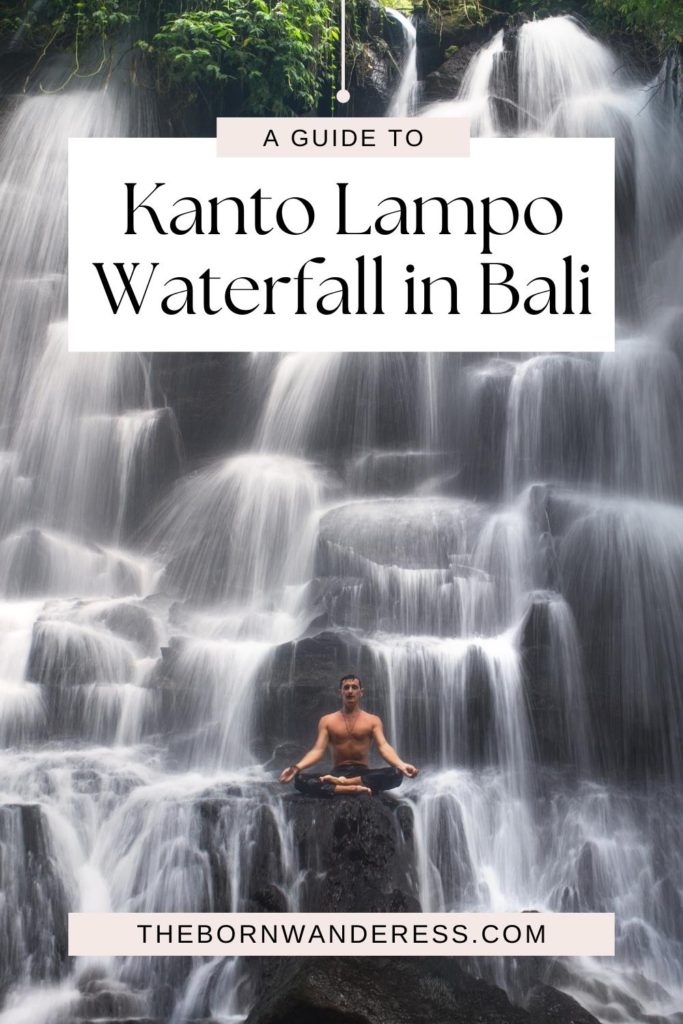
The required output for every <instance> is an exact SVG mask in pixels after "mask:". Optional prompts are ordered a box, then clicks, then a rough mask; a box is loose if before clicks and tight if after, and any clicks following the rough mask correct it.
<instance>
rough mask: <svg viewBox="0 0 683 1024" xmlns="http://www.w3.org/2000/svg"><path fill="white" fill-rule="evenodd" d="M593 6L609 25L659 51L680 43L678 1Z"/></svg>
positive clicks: (603, 1)
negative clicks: (635, 35)
mask: <svg viewBox="0 0 683 1024" xmlns="http://www.w3.org/2000/svg"><path fill="white" fill-rule="evenodd" d="M592 7H593V11H594V13H595V15H596V16H597V17H598V18H600V19H602V20H603V21H605V22H606V23H607V24H609V25H610V26H612V27H617V28H619V27H621V26H622V25H623V26H624V27H625V28H626V29H627V30H628V31H632V32H636V33H638V34H639V35H642V36H644V37H645V38H646V39H647V40H648V41H650V42H652V43H654V44H657V45H658V46H659V48H660V49H662V50H663V49H666V48H667V47H668V46H671V45H672V44H679V43H681V42H683V2H681V0H593V2H592Z"/></svg>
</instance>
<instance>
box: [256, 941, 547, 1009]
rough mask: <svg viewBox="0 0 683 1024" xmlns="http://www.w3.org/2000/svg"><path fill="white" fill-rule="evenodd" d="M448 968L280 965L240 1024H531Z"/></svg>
mask: <svg viewBox="0 0 683 1024" xmlns="http://www.w3.org/2000/svg"><path fill="white" fill-rule="evenodd" d="M531 1020H532V1018H530V1016H529V1015H528V1014H527V1013H526V1012H525V1011H524V1010H521V1009H518V1008H517V1007H514V1006H513V1005H512V1004H511V1003H510V1001H509V1000H508V998H507V996H506V995H505V993H504V992H503V991H502V990H501V989H498V988H495V987H494V986H492V985H488V984H487V983H486V982H483V981H480V980H478V979H475V978H472V977H470V976H469V975H467V974H465V972H464V971H462V970H461V969H460V967H458V966H457V964H456V963H455V961H453V960H447V959H443V960H442V959H440V958H434V959H429V960H426V959H425V960H421V959H399V958H391V959H384V958H374V957H373V958H368V959H361V958H354V959H349V958H342V959H339V960H330V959H327V958H320V959H315V960H310V959H309V960H301V959H295V960H289V961H285V962H284V963H280V964H279V965H278V966H277V967H276V968H275V970H273V972H272V976H271V978H270V979H269V980H268V983H267V984H266V985H265V988H264V989H262V992H261V996H260V998H259V999H258V1001H257V1002H256V1005H255V1006H254V1007H253V1009H252V1011H251V1013H250V1014H249V1016H248V1018H247V1024H322V1022H324V1024H424V1022H425V1021H429V1022H430V1024H472V1022H474V1021H476V1022H477V1024H531Z"/></svg>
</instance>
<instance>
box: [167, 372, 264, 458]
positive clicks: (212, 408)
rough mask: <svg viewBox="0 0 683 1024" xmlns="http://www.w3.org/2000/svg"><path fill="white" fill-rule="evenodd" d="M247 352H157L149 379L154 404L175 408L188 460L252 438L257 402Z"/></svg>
mask: <svg viewBox="0 0 683 1024" xmlns="http://www.w3.org/2000/svg"><path fill="white" fill-rule="evenodd" d="M250 364H251V358H250V356H249V355H247V354H244V353H227V352H183V353H166V352H164V353H156V354H155V355H154V356H153V357H152V368H151V378H152V387H153V389H154V391H155V401H158V402H159V404H164V403H166V402H167V403H168V405H170V406H171V407H172V409H173V412H174V414H175V419H176V421H177V426H178V430H179V432H180V436H181V437H182V442H183V448H184V450H185V453H186V454H187V457H188V458H189V459H190V460H193V459H197V458H204V457H206V456H208V455H212V454H214V453H216V452H218V451H220V452H221V453H223V452H225V450H226V448H225V446H226V441H227V442H232V443H233V444H234V445H235V446H236V447H237V446H238V445H239V443H240V441H241V440H243V439H244V438H246V437H247V436H249V430H250V427H251V426H252V425H253V417H254V413H255V410H256V409H257V408H258V404H257V403H255V402H254V401H253V399H254V395H253V392H252V390H251V385H250V379H249V369H250Z"/></svg>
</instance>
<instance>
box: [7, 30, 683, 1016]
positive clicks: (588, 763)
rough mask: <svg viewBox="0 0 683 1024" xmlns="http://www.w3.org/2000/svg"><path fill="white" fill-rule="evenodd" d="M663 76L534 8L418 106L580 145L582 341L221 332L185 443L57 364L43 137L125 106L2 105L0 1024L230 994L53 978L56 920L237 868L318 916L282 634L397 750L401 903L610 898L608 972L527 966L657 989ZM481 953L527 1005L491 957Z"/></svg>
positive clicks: (226, 892)
mask: <svg viewBox="0 0 683 1024" xmlns="http://www.w3.org/2000/svg"><path fill="white" fill-rule="evenodd" d="M397 17H398V16H397ZM399 20H400V17H399ZM403 27H404V30H405V31H406V33H407V35H410V32H412V33H413V35H411V36H410V38H411V39H412V40H413V42H411V43H410V45H409V46H408V48H407V50H406V53H407V56H408V58H409V59H407V60H406V66H405V68H404V78H403V81H402V84H401V86H400V88H399V90H398V93H397V96H396V97H395V100H394V103H395V104H399V103H400V105H401V111H402V112H404V113H409V112H411V109H412V108H411V107H410V104H411V103H413V102H414V97H415V86H416V83H417V64H416V63H412V61H413V60H414V59H415V58H416V53H415V48H414V29H413V27H412V26H410V24H409V23H407V22H406V24H404V26H403ZM411 47H412V49H411ZM506 47H508V48H509V47H514V48H515V50H514V56H515V60H514V61H513V62H512V65H510V63H509V62H506V61H505V60H504V57H505V54H506V53H509V49H507V50H506ZM411 54H412V56H411ZM510 66H512V67H513V68H514V69H515V70H514V73H512V74H511V73H510ZM411 97H412V98H411ZM671 99H672V97H671V93H670V91H669V90H667V89H666V88H661V89H655V90H653V89H652V88H651V83H645V84H643V83H642V82H638V81H636V80H635V79H634V78H632V77H630V76H629V74H628V73H627V71H625V70H624V69H622V68H621V66H620V65H619V62H618V61H617V59H616V58H615V56H614V55H613V54H612V53H611V52H610V51H609V50H608V49H607V48H606V47H605V46H603V45H602V44H600V43H598V42H597V41H596V40H593V39H591V38H590V37H589V36H587V34H586V33H585V32H584V31H583V30H582V29H581V28H580V27H579V26H578V25H577V24H576V23H575V22H573V21H572V20H571V19H568V18H557V19H548V20H547V21H538V22H529V23H526V24H525V25H523V26H522V27H521V28H520V30H519V31H518V32H517V34H516V35H513V36H512V37H509V38H508V37H507V36H506V34H505V33H503V32H500V33H498V35H496V36H495V37H494V38H493V39H492V40H490V41H489V42H488V43H487V44H485V45H484V46H483V47H482V49H481V50H480V51H479V53H478V54H477V55H475V57H474V59H473V60H472V62H471V64H470V67H469V69H468V71H467V72H466V75H465V78H464V80H463V85H462V88H461V91H460V95H459V96H458V97H454V98H453V100H452V101H449V102H447V103H445V104H441V105H438V106H437V107H435V108H430V110H429V111H427V113H428V114H429V115H430V116H439V115H440V114H443V113H467V114H468V115H469V116H471V117H472V118H473V125H474V127H475V130H476V131H478V132H479V133H482V134H492V133H495V134H513V133H514V134H551V135H552V134H558V135H561V134H569V135H573V134H578V135H594V134H607V135H610V134H615V133H616V136H617V159H618V166H617V194H618V220H619V238H618V244H619V255H618V263H619V279H620V293H619V296H620V297H619V315H620V320H621V324H622V326H621V328H620V335H621V336H620V338H619V341H618V343H617V349H616V351H615V352H614V353H608V354H605V355H602V356H592V355H586V356H579V355H576V356H571V357H570V356H566V355H561V354H557V355H553V354H543V355H540V356H532V357H523V358H515V357H506V358H504V359H501V358H494V357H489V356H478V355H469V356H463V355H460V354H453V355H448V354H446V355H444V354H440V355H426V354H417V353H416V354H412V353H410V354H405V353H404V354H395V355H394V354H382V353H376V354H368V355H363V354H358V353H348V354H346V353H342V354H332V355H329V354H300V353H290V354H285V355H281V356H272V357H263V356H259V357H253V358H248V357H243V356H226V357H225V365H227V366H228V367H229V368H230V371H231V373H233V374H234V375H235V377H237V376H238V374H240V375H242V376H241V377H240V379H242V378H244V379H245V380H246V384H245V386H244V389H243V391H242V392H241V393H239V394H235V393H234V392H231V395H230V397H229V398H228V397H227V396H226V399H225V401H226V402H228V401H231V402H237V403H241V404H240V411H241V413H242V415H243V419H244V422H245V423H247V424H250V428H249V429H250V434H249V437H248V438H247V439H246V441H244V440H240V442H239V444H236V443H235V439H234V438H233V437H231V436H215V433H216V432H214V436H212V438H211V441H212V448H211V453H210V454H209V455H207V454H206V453H204V454H203V456H202V457H201V458H197V459H188V458H187V456H186V453H185V451H184V448H185V445H186V441H187V438H186V437H185V436H184V434H183V429H182V428H181V427H180V426H179V425H178V423H179V421H181V416H182V414H183V409H182V408H181V406H182V404H183V403H182V402H178V403H177V406H176V407H175V408H174V402H173V401H169V402H167V401H166V399H165V397H164V394H165V392H164V387H163V386H162V383H161V382H162V379H163V380H166V378H163V377H162V374H161V371H159V369H158V365H157V364H156V363H155V362H153V361H152V360H150V359H149V358H148V357H146V356H135V355H119V356H115V355H111V356H80V355H79V356H76V355H72V356H69V355H68V354H67V352H66V343H65V325H64V316H65V286H64V281H65V263H64V260H65V244H66V239H65V221H64V212H65V153H66V138H67V137H68V136H69V135H72V136H83V135H99V134H109V135H120V134H126V133H129V132H135V131H140V130H142V131H150V130H152V131H153V129H150V127H149V123H145V124H143V125H140V124H138V123H133V122H131V120H129V119H128V117H127V115H126V114H125V113H123V111H125V110H126V109H127V106H126V103H125V102H123V100H122V99H120V98H119V102H115V101H114V98H113V96H112V94H111V93H101V92H96V91H88V92H73V93H69V92H67V93H63V94H58V95H54V96H39V97H26V98H23V99H21V100H18V101H16V102H13V103H12V109H11V110H10V112H9V113H8V116H7V118H6V123H5V124H4V126H3V157H2V161H1V162H0V180H1V181H2V186H1V189H0V203H2V209H3V223H4V225H5V245H4V247H3V252H2V255H1V256H0V261H1V262H0V268H1V272H2V274H3V280H4V282H5V283H6V287H5V288H4V290H3V292H2V297H1V300H0V301H1V302H2V308H1V309H0V368H1V369H2V374H1V375H0V388H2V408H3V424H2V440H1V444H2V451H0V489H1V491H2V501H1V502H0V627H1V633H0V709H1V710H2V721H1V722H0V737H1V738H2V744H3V749H2V751H0V795H1V799H0V849H1V850H2V858H1V859H0V870H2V871H3V882H4V879H5V877H8V878H9V879H10V882H9V884H5V885H4V893H3V896H4V899H3V901H2V904H0V923H2V925H3V927H2V929H1V930H0V934H1V935H2V936H4V938H2V939H0V979H1V980H2V984H1V985H0V990H2V991H3V992H4V993H5V1002H4V1004H3V1008H2V1009H1V1010H0V1022H1V1024H22V1022H24V1021H26V1022H29V1021H30V1022H31V1024H67V1022H69V1021H70V1020H72V1019H74V1017H75V1016H82V1017H85V1016H86V1015H88V1014H89V1015H90V1016H91V1017H94V1016H103V1015H102V1014H100V1013H99V1010H100V1009H101V1007H102V1005H103V1000H106V999H109V1000H110V1001H111V1000H113V1005H114V1009H115V1011H116V1013H115V1015H116V1018H120V1019H125V1018H135V1017H138V1018H139V1017H151V1018H155V1019H158V1020H167V1021H171V1022H172V1024H181V1022H184V1021H188V1020H189V1021H195V1020H196V1021H201V1020H206V1019H208V1018H211V1017H214V1018H215V1019H220V1020H229V1021H236V1020H239V1019H242V1018H243V1017H244V1015H245V1013H246V1012H247V1010H248V1008H249V1006H250V1004H251V1002H252V1001H253V999H254V997H255V993H254V990H253V986H252V981H251V978H250V975H249V972H248V970H246V969H245V967H244V965H243V964H241V963H240V962H238V961H235V960H233V959H221V960H202V961H195V962H191V961H189V960H186V959H185V958H163V957H162V958H149V959H136V958H130V959H123V960H121V961H116V962H113V961H97V962H91V961H90V960H84V961H82V962H80V961H79V962H77V963H76V964H75V965H72V964H70V963H69V962H68V960H67V957H66V946H65V942H66V938H65V927H66V925H65V922H66V915H67V913H68V911H70V910H114V911H142V910H145V911H150V912H151V911H197V912H210V911H212V910H215V909H220V910H237V909H245V908H247V907H250V906H251V905H252V904H251V903H250V901H251V900H252V899H253V894H254V890H255V888H256V887H257V883H256V881H255V880H256V879H258V878H263V877H264V875H265V876H267V878H268V880H269V886H268V893H267V898H268V900H269V901H270V902H269V906H272V907H276V908H277V909H280V910H294V909H302V910H316V909H325V908H324V907H319V906H317V905H316V903H315V898H316V897H315V893H316V892H317V890H316V887H315V885H314V884H312V880H313V879H314V877H315V875H316V873H319V870H320V865H319V864H318V863H317V862H316V860H315V857H310V859H308V860H307V856H308V854H306V853H304V852H302V848H301V845H300V844H297V843H296V842H295V841H294V836H293V827H292V821H291V798H289V797H283V792H282V790H281V789H280V788H279V787H277V786H276V785H275V783H274V779H275V774H276V773H275V769H279V768H281V767H282V766H283V765H285V764H288V763H289V762H290V760H291V759H292V757H293V756H296V754H295V753H292V751H293V750H296V749H298V747H295V746H294V745H295V744H299V743H305V742H306V738H305V737H307V736H310V739H311V740H312V739H313V733H314V729H315V714H314V713H313V711H311V713H310V721H309V720H306V715H307V714H308V711H306V713H305V714H304V712H303V711H302V710H301V707H300V705H299V700H300V699H303V698H302V697H301V695H305V699H306V700H307V701H308V702H309V703H308V704H306V705H304V706H305V707H307V708H309V707H310V708H313V707H318V705H319V704H320V706H323V707H325V709H326V710H331V709H332V708H333V707H334V701H335V699H336V698H335V685H336V679H329V680H322V679H319V678H318V675H316V673H317V672H318V671H319V670H318V669H317V668H316V667H315V665H314V667H313V668H311V667H310V665H308V667H306V664H304V668H303V669H302V668H301V664H300V661H299V656H300V654H301V652H302V651H303V650H304V647H305V644H304V641H305V640H306V641H307V640H310V639H311V638H314V639H315V638H318V640H319V643H320V644H321V647H325V650H327V649H328V648H330V649H331V648H332V647H333V645H334V644H338V649H339V650H344V651H345V652H347V653H346V655H344V656H342V655H339V665H338V667H339V674H341V673H342V672H343V671H346V670H349V669H354V668H355V669H356V670H357V671H359V672H360V673H361V675H362V676H363V678H364V679H366V680H367V689H368V702H369V707H370V709H371V710H373V711H376V712H377V713H379V714H381V715H382V717H383V719H384V722H385V726H386V730H387V734H388V736H389V738H390V741H391V742H393V743H395V745H396V746H397V748H398V749H399V751H400V753H401V754H402V756H404V757H405V758H407V759H409V760H411V761H413V762H415V763H417V764H419V765H420V766H421V767H422V768H423V773H422V775H421V777H420V780H419V782H418V783H414V784H410V785H409V784H408V783H406V784H405V787H404V790H402V791H401V800H402V801H403V803H404V804H405V807H406V808H408V809H409V810H410V811H411V812H412V815H413V817H414V822H415V849H416V863H415V893H416V896H417V897H418V898H419V900H420V903H421V905H422V907H423V909H424V910H440V909H445V910H466V909H474V910H484V909H496V910H510V911H512V910H522V909H536V910H542V909H548V910H557V911H561V910H564V911H570V910H572V911H588V910H594V911H599V910H614V911H615V913H616V915H617V923H618V937H617V943H618V947H617V948H618V955H617V958H616V960H615V961H614V962H611V961H610V962H607V961H603V962H598V961H589V962H583V961H578V960H568V961H565V962H563V963H560V964H555V965H553V970H554V974H553V975H552V978H551V979H550V980H551V983H552V984H555V985H557V986H558V987H560V988H563V989H564V990H565V991H567V992H569V993H571V994H572V995H573V996H574V997H575V998H576V999H578V1000H579V1002H581V1003H582V1004H583V1005H584V1006H586V1008H587V1009H588V1010H590V1011H591V1012H592V1013H594V1014H595V1015H596V1016H598V1017H599V1018H601V1019H603V1020H605V1021H616V1022H625V1024H626V1022H632V1021H643V1022H645V1021H646V1020H647V1019H648V1015H649V1019H650V1020H652V1017H653V1016H655V1017H657V1016H658V1019H661V1018H662V1017H664V1016H666V1015H668V1014H672V1013H675V1012H678V1011H680V1008H681V1006H682V1005H683V966H682V965H683V933H682V932H681V921H680V912H679V911H680V907H681V906H682V905H683V854H682V853H681V851H682V850H683V824H681V823H682V822H683V816H682V815H681V811H682V810H683V807H682V806H681V804H682V803H683V801H682V799H681V793H680V788H679V786H680V782H681V775H682V768H683V758H682V755H681V751H680V742H679V739H680V724H681V719H682V715H683V706H682V705H683V690H682V689H681V678H683V640H681V636H680V622H681V619H682V617H683V582H682V581H683V507H682V504H681V501H682V495H681V486H682V485H681V475H680V468H679V464H680V459H679V455H678V447H679V444H680V441H681V437H682V436H683V435H682V430H681V428H682V426H683V423H682V422H681V417H682V416H683V413H682V412H681V409H683V403H682V401H681V399H682V397H683V368H682V366H681V342H682V341H683V335H682V333H681V332H682V329H683V315H682V313H683V310H682V309H681V304H680V274H679V273H677V272H676V268H679V270H680V268H681V267H683V243H682V241H681V240H682V238H683V216H682V211H681V198H680V197H681V195H682V194H683V191H682V190H681V180H680V179H681V174H682V173H683V171H682V170H681V168H683V161H682V160H680V154H681V147H682V140H681V131H680V125H679V122H678V120H677V119H676V117H674V116H673V115H672V111H671V109H670V106H669V103H670V101H671ZM396 112H398V108H397V109H396ZM418 341H419V343H420V345H421V347H428V341H426V342H423V341H422V340H421V339H418ZM416 343H417V342H416ZM183 397H185V398H187V399H189V398H190V397H191V396H190V395H187V396H183ZM195 404H196V405H201V398H200V401H199V402H196V403H195ZM207 418H208V414H207ZM182 422H185V423H188V422H189V420H185V421H182ZM325 645H327V646H325ZM335 649H336V648H335ZM311 683H315V684H316V686H315V693H316V695H315V697H312V696H311V693H312V688H311ZM326 684H329V688H328V697H329V700H328V697H326V696H325V694H324V693H322V692H321V691H323V690H324V687H325V685H326ZM316 701H318V703H316ZM326 702H327V703H326ZM328 705H329V706H328ZM299 756H300V754H299ZM28 863H31V864H32V865H33V871H34V875H33V878H30V877H29V876H28V874H27V870H26V865H27V864H28ZM474 966H475V967H476V965H474ZM490 966H491V969H492V970H494V971H496V972H497V973H496V975H495V976H496V979H497V980H498V981H499V982H500V983H501V984H505V985H506V986H508V988H509V989H510V991H511V992H513V993H514V994H515V995H518V996H519V997H520V998H522V997H523V991H522V990H521V989H520V987H519V985H520V983H519V980H518V979H516V978H515V976H514V972H511V971H510V970H509V963H508V964H499V965H495V964H492V965H490ZM103 993H104V995H103ZM112 1013H113V1011H112ZM110 1017H111V1015H110Z"/></svg>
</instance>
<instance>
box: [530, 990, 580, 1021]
mask: <svg viewBox="0 0 683 1024" xmlns="http://www.w3.org/2000/svg"><path fill="white" fill-rule="evenodd" d="M527 1009H528V1011H529V1013H530V1014H531V1019H532V1021H533V1022H534V1024H597V1021H596V1019H595V1017H594V1016H593V1014H592V1013H589V1012H588V1010H584V1008H583V1006H581V1005H580V1004H579V1003H577V1001H576V1000H575V999H572V997H571V996H568V995H566V994H565V993H564V992H558V990H557V989H556V988H551V987H550V986H549V985H535V986H534V987H533V989H532V990H531V992H530V994H529V996H528V999H527Z"/></svg>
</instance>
